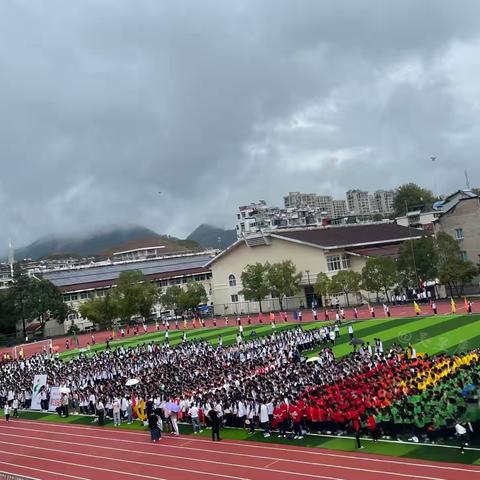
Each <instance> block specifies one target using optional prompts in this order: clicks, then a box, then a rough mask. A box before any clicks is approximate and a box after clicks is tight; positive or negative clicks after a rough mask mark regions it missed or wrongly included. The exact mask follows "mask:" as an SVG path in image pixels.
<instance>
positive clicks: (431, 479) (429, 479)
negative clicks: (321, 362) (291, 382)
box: [0, 432, 444, 480]
mask: <svg viewBox="0 0 480 480" xmlns="http://www.w3.org/2000/svg"><path fill="white" fill-rule="evenodd" d="M0 435H5V436H10V437H20V438H24V439H25V437H24V436H23V435H12V434H9V433H3V432H0ZM30 440H41V441H42V442H52V443H61V444H62V445H65V441H63V440H52V439H49V438H45V437H30ZM112 440H114V439H112ZM0 443H6V444H11V445H18V444H13V443H11V442H3V441H0ZM20 445H22V446H24V447H27V448H42V447H31V446H30V445H25V444H20ZM68 445H72V446H73V445H76V446H81V447H82V446H84V447H93V448H96V449H104V450H110V451H114V452H124V450H123V449H121V448H115V447H108V446H102V445H98V444H92V443H85V442H82V443H77V442H71V441H69V442H68ZM143 445H144V444H143ZM177 448H178V447H177ZM180 448H181V449H183V448H184V447H180ZM47 450H48V449H47ZM202 451H204V450H202ZM72 453H74V454H77V452H72ZM212 453H218V452H212ZM86 455H88V454H86ZM142 455H149V456H156V457H165V458H173V459H175V458H183V459H185V460H189V461H192V462H199V463H207V464H215V465H222V466H228V467H237V468H244V469H250V470H261V471H267V472H277V473H289V474H291V475H304V476H308V477H317V478H329V477H320V476H318V475H311V474H305V473H297V472H292V471H284V470H276V469H272V468H265V467H257V466H250V465H245V464H239V463H227V462H218V461H215V460H206V459H202V458H200V459H199V458H190V457H180V456H178V455H169V454H165V453H157V452H155V453H154V452H146V451H142ZM247 456H248V455H247ZM248 457H249V458H262V459H265V460H273V462H272V464H273V463H275V462H282V461H284V462H287V463H290V462H293V463H298V464H304V465H309V466H314V467H327V468H332V469H339V470H349V471H355V472H358V471H360V470H361V471H362V472H368V473H380V474H382V475H389V476H395V477H404V478H416V479H422V480H444V479H442V478H439V477H427V476H423V475H412V474H408V473H400V472H389V471H385V470H370V469H365V468H361V469H359V468H358V467H349V466H346V465H337V464H329V463H312V462H303V461H299V460H293V461H291V460H288V459H285V460H284V459H281V458H271V457H252V456H248ZM98 458H105V459H107V458H110V457H98ZM110 459H111V460H115V458H110ZM120 461H122V462H129V463H140V464H142V465H152V464H148V463H143V462H136V461H134V460H123V459H122V460H120ZM162 467H163V468H174V467H167V466H164V465H162ZM212 475H215V474H212Z"/></svg>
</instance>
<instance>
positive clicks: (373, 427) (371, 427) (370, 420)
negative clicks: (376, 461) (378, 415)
mask: <svg viewBox="0 0 480 480" xmlns="http://www.w3.org/2000/svg"><path fill="white" fill-rule="evenodd" d="M366 423H367V428H368V431H369V432H370V435H371V436H372V440H373V441H374V442H377V441H378V429H377V420H376V419H375V415H374V414H373V413H370V415H369V416H368V417H367V422H366Z"/></svg>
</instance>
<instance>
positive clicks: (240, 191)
mask: <svg viewBox="0 0 480 480" xmlns="http://www.w3.org/2000/svg"><path fill="white" fill-rule="evenodd" d="M479 58H480V5H479V4H478V2H476V1H474V0H473V1H464V2H461V4H458V3H455V2H449V1H448V0H445V1H435V0H431V1H424V2H418V1H415V0H411V1H403V2H384V1H377V2H375V1H366V0H365V1H361V0H356V1H355V2H346V1H345V2H344V1H336V2H334V1H320V0H312V1H308V0H303V1H302V2H298V1H294V0H291V1H289V0H275V1H274V0H262V1H254V0H250V1H240V0H239V1H231V2H225V1H222V0H218V1H208V0H207V1H203V2H196V1H194V0H190V1H178V0H176V1H173V0H172V1H163V2H155V1H153V0H141V1H137V2H128V1H126V0H124V1H122V0H115V1H113V0H110V1H109V0H103V1H99V0H90V1H83V2H64V1H60V0H57V1H54V0H46V1H45V2H26V1H22V0H16V1H15V0H10V1H9V0H7V1H5V2H1V4H0V106H1V112H2V115H1V117H0V158H1V170H0V172H1V175H0V225H1V229H0V244H3V245H5V244H6V241H7V238H8V237H9V236H11V237H12V238H13V239H14V240H15V243H16V244H23V243H26V242H28V241H31V240H33V239H35V238H37V237H38V236H41V235H45V234H49V233H55V232H69V233H71V232H82V231H85V230H92V229H96V228H100V227H103V226H105V225H109V224H131V223H137V224H142V225H145V226H148V227H151V228H154V229H155V230H157V231H159V232H163V233H170V234H175V235H179V236H182V235H185V234H188V233H189V232H190V231H191V230H192V229H193V228H194V227H195V226H196V225H197V224H198V223H200V222H204V221H206V222H210V223H214V224H218V225H220V226H231V225H232V224H233V222H234V213H235V209H236V207H237V205H239V204H243V203H246V202H250V201H253V200H256V199H258V198H265V199H266V200H268V201H270V202H272V203H276V204H279V203H281V196H282V195H283V194H284V193H285V192H287V191H289V190H303V191H317V192H319V193H320V192H322V193H331V194H334V195H337V196H341V195H343V193H344V191H345V190H347V189H348V188H352V187H361V188H367V189H371V190H374V189H377V188H386V187H388V188H390V187H394V186H396V185H397V184H399V183H401V182H406V181H412V180H413V181H417V182H419V183H422V184H424V185H425V186H427V187H430V188H432V189H433V188H438V189H439V190H441V191H450V190H454V189H456V188H459V187H462V186H463V185H464V179H463V171H464V169H468V171H469V174H470V178H471V180H472V183H475V184H480V178H479V177H480V162H479V161H478V159H477V153H476V152H477V151H478V150H479V146H480V145H479V144H480V140H479V139H480V135H479V131H478V130H479V122H478V120H477V119H478V110H479V108H480V101H479V98H480V84H479V83H478V81H477V79H478V75H479V73H480V60H478V59H479ZM432 154H434V155H437V157H438V162H437V165H436V166H435V170H434V171H433V170H432V165H431V162H430V161H429V157H430V155H432ZM158 191H161V192H162V194H161V195H159V194H158Z"/></svg>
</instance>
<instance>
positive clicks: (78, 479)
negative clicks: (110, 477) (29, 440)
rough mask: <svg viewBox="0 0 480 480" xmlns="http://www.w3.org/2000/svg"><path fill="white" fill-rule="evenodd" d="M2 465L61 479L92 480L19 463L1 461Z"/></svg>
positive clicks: (10, 473) (29, 478) (38, 479)
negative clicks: (49, 474)
mask: <svg viewBox="0 0 480 480" xmlns="http://www.w3.org/2000/svg"><path fill="white" fill-rule="evenodd" d="M0 465H8V466H9V467H15V468H17V469H25V470H33V471H35V472H37V473H38V472H41V473H51V474H52V475H59V476H61V477H67V478H75V479H77V480H90V479H89V478H86V477H79V476H78V475H68V474H67V473H60V472H57V471H52V470H44V469H41V468H33V467H27V466H25V465H19V464H18V463H9V462H1V461H0ZM2 473H6V474H7V475H15V476H17V477H18V476H20V477H21V476H22V475H21V474H19V473H14V472H3V471H2ZM28 480H41V479H40V478H38V477H30V476H29V477H28Z"/></svg>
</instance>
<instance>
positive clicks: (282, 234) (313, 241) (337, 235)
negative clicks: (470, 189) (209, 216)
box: [207, 223, 427, 266]
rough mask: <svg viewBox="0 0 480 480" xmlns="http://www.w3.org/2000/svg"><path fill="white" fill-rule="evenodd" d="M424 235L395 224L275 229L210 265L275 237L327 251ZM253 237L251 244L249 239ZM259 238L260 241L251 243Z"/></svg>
mask: <svg viewBox="0 0 480 480" xmlns="http://www.w3.org/2000/svg"><path fill="white" fill-rule="evenodd" d="M424 235H427V233H426V232H425V231H424V230H419V229H416V228H411V227H410V228H409V227H403V226H401V225H397V224H395V223H375V224H353V225H349V226H344V225H343V226H326V227H318V228H304V229H295V230H293V229H292V230H275V231H272V232H269V233H265V234H263V233H257V234H255V235H253V236H251V237H248V236H247V237H245V238H240V239H238V240H237V241H236V242H235V243H233V244H232V245H230V246H229V247H228V248H227V249H225V250H223V251H222V252H220V253H219V254H218V255H217V256H216V257H215V258H212V259H211V260H210V261H209V262H208V263H207V265H208V266H209V265H211V264H212V263H214V262H215V261H217V260H218V259H220V258H221V257H223V256H225V255H227V254H228V253H229V252H231V251H232V250H234V249H235V248H236V247H237V246H239V245H241V244H242V243H245V244H246V245H247V246H250V247H254V246H255V245H269V244H270V239H271V238H278V239H281V240H286V241H290V242H294V243H300V244H303V245H308V246H311V247H315V248H322V249H326V250H331V249H335V248H348V247H365V246H375V245H387V244H394V243H399V242H402V241H405V240H408V239H410V238H420V237H422V236H424ZM260 237H262V238H260ZM252 238H253V240H254V241H253V242H252V241H250V239H252ZM258 239H260V240H261V239H263V241H261V242H256V241H255V240H258Z"/></svg>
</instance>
